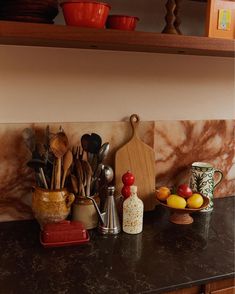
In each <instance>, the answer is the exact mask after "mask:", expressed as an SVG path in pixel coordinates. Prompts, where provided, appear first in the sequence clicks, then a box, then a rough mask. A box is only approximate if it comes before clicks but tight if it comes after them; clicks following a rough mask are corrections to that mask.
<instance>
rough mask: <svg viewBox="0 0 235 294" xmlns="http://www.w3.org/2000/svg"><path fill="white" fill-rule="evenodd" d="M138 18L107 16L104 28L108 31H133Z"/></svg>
mask: <svg viewBox="0 0 235 294" xmlns="http://www.w3.org/2000/svg"><path fill="white" fill-rule="evenodd" d="M138 21H139V18H138V17H136V16H127V15H109V16H108V19H107V22H106V27H107V28H108V29H115V30H125V31H134V30H135V28H136V25H137V22H138Z"/></svg>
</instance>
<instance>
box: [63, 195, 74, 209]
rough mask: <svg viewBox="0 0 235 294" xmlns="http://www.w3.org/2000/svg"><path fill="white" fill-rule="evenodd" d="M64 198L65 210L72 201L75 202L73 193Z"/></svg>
mask: <svg viewBox="0 0 235 294" xmlns="http://www.w3.org/2000/svg"><path fill="white" fill-rule="evenodd" d="M65 197H66V206H67V208H70V206H71V205H72V203H73V201H74V200H75V196H74V194H73V193H68V194H66V195H65Z"/></svg>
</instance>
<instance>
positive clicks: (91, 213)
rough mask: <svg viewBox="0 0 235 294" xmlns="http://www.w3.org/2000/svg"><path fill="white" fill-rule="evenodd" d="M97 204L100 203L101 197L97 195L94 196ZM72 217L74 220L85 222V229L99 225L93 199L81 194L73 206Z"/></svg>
mask: <svg viewBox="0 0 235 294" xmlns="http://www.w3.org/2000/svg"><path fill="white" fill-rule="evenodd" d="M92 198H93V199H94V201H95V202H96V203H97V205H98V206H99V205H100V199H99V197H98V196H97V195H95V196H92ZM72 218H73V220H74V221H80V222H82V223H83V225H84V227H85V229H87V230H88V229H94V228H96V227H97V226H98V215H97V213H96V209H95V207H94V205H93V202H92V200H90V199H88V198H86V197H83V196H79V197H76V200H75V202H74V204H73V208H72Z"/></svg>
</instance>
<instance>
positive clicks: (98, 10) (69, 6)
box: [61, 1, 111, 28]
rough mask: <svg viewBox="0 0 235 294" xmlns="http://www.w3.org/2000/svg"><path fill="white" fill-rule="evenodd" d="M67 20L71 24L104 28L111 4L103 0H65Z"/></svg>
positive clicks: (63, 6)
mask: <svg viewBox="0 0 235 294" xmlns="http://www.w3.org/2000/svg"><path fill="white" fill-rule="evenodd" d="M61 7H62V9H63V14H64V18H65V22H66V24H67V25H70V26H79V27H90V28H104V26H105V22H106V20H107V17H108V14H109V10H110V8H111V7H110V6H109V5H108V4H106V3H101V2H85V1H84V2H82V1H77V2H64V3H62V4H61Z"/></svg>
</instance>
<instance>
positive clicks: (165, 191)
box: [156, 187, 171, 201]
mask: <svg viewBox="0 0 235 294" xmlns="http://www.w3.org/2000/svg"><path fill="white" fill-rule="evenodd" d="M170 194H171V191H170V189H169V188H167V187H160V188H159V189H158V190H157V191H156V197H157V199H158V200H161V201H165V200H166V199H167V198H168V197H169V195H170Z"/></svg>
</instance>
